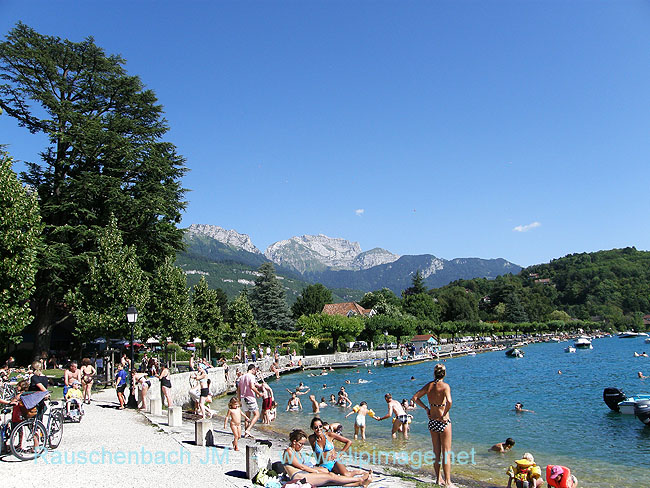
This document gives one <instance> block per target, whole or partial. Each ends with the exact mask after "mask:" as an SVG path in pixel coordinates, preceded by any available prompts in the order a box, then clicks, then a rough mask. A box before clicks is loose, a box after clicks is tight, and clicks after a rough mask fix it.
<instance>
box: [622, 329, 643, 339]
mask: <svg viewBox="0 0 650 488" xmlns="http://www.w3.org/2000/svg"><path fill="white" fill-rule="evenodd" d="M647 335H648V334H645V333H643V332H632V331H630V330H628V331H626V332H621V333H620V334H618V338H619V339H631V338H633V337H641V336H647Z"/></svg>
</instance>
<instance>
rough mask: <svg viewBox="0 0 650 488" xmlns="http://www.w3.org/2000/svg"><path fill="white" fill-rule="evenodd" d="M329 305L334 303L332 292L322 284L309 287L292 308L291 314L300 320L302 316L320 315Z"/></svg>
mask: <svg viewBox="0 0 650 488" xmlns="http://www.w3.org/2000/svg"><path fill="white" fill-rule="evenodd" d="M327 303H333V302H332V292H331V291H330V290H328V289H327V288H326V287H325V286H323V285H321V284H320V283H316V284H315V285H308V286H307V287H305V289H304V290H303V291H302V293H301V294H300V296H299V297H298V299H297V300H296V301H295V302H294V304H293V305H292V306H291V314H292V316H293V318H294V319H298V318H300V316H301V315H311V314H313V313H320V312H322V311H323V307H324V306H325V304H327Z"/></svg>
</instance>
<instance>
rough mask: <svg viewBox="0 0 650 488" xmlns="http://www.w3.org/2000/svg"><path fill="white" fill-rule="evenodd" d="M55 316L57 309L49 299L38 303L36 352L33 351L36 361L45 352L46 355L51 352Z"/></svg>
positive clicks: (36, 312)
mask: <svg viewBox="0 0 650 488" xmlns="http://www.w3.org/2000/svg"><path fill="white" fill-rule="evenodd" d="M54 314H55V307H54V306H53V305H52V301H51V300H50V299H49V298H44V299H39V300H37V301H36V310H34V315H35V319H34V325H35V327H34V350H33V351H32V356H33V358H34V360H36V359H39V358H40V357H41V353H42V352H43V351H45V352H46V353H49V351H50V342H51V339H52V330H53V329H54V323H55V321H54Z"/></svg>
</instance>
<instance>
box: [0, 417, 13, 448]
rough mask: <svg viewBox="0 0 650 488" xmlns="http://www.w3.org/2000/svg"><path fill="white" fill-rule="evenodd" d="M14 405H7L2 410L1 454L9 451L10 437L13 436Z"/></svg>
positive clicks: (0, 423) (0, 422)
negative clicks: (12, 416)
mask: <svg viewBox="0 0 650 488" xmlns="http://www.w3.org/2000/svg"><path fill="white" fill-rule="evenodd" d="M12 411H13V407H5V408H3V409H2V410H1V411H0V414H1V415H2V417H1V420H0V454H6V453H8V452H9V449H10V448H9V437H10V436H11V413H12Z"/></svg>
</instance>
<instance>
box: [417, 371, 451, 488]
mask: <svg viewBox="0 0 650 488" xmlns="http://www.w3.org/2000/svg"><path fill="white" fill-rule="evenodd" d="M446 374H447V369H446V368H445V365H444V364H436V367H435V368H434V369H433V378H434V379H433V381H430V382H429V383H427V384H426V385H424V386H423V387H422V388H421V389H420V390H419V391H418V392H417V393H416V394H415V395H413V401H414V402H415V403H417V404H418V405H419V406H421V407H422V408H423V409H424V411H425V412H426V413H427V416H428V417H429V433H430V434H431V442H432V443H433V453H434V455H435V457H436V460H435V463H434V468H435V471H436V483H438V484H439V485H442V486H447V487H455V486H456V485H454V484H453V483H452V482H451V419H450V418H449V410H450V409H451V388H450V387H449V385H448V384H447V383H445V382H444V377H445V375H446ZM424 395H426V396H427V399H428V400H429V406H426V405H425V404H424V403H423V402H422V400H420V399H421V398H422V397H423V396H424ZM441 465H443V474H444V479H443V477H442V476H441V475H440V466H441Z"/></svg>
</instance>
